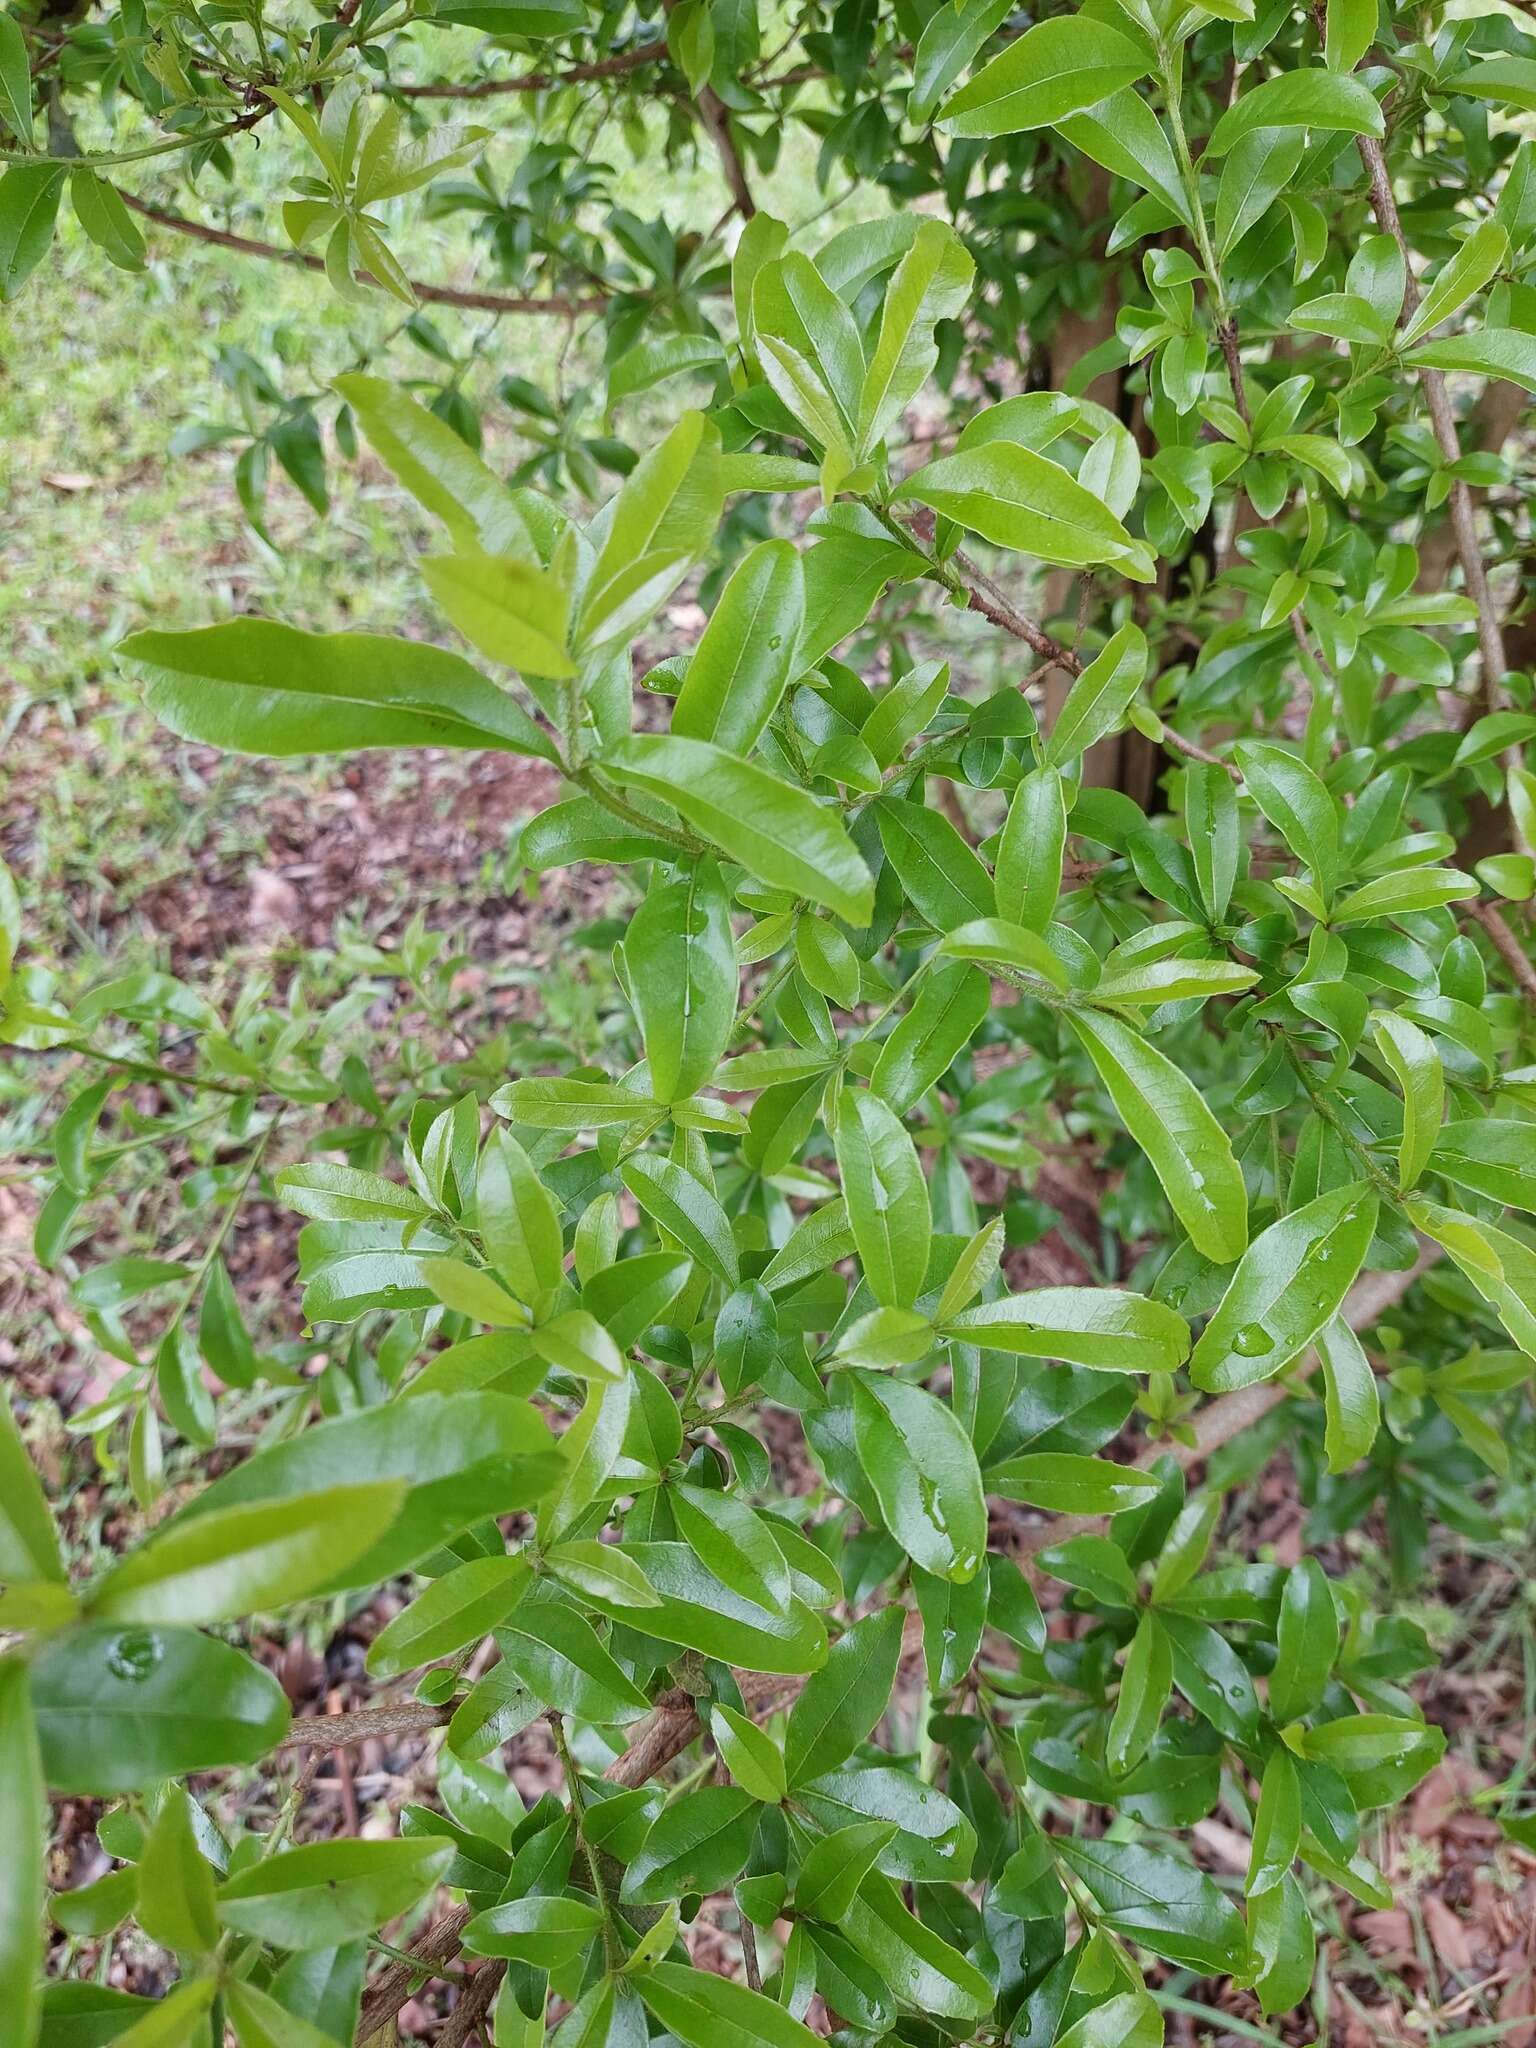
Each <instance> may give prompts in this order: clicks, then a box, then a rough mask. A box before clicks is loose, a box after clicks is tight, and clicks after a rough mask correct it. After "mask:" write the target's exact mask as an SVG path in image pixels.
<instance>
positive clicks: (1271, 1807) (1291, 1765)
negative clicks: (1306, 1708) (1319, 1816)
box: [1243, 1559, 1313, 1899]
mask: <svg viewBox="0 0 1536 2048" xmlns="http://www.w3.org/2000/svg"><path fill="white" fill-rule="evenodd" d="M1308 1562H1309V1563H1311V1562H1313V1560H1312V1559H1308ZM1300 1847H1301V1780H1300V1778H1299V1777H1298V1775H1297V1771H1296V1765H1295V1762H1294V1761H1293V1759H1292V1757H1291V1753H1290V1751H1289V1750H1288V1749H1286V1748H1285V1747H1284V1746H1283V1745H1282V1744H1279V1743H1277V1744H1276V1745H1275V1747H1274V1749H1273V1750H1271V1752H1270V1755H1269V1761H1268V1762H1267V1763H1266V1764H1265V1766H1264V1783H1263V1788H1262V1791H1261V1793H1260V1796H1259V1805H1258V1811H1257V1812H1256V1813H1255V1815H1254V1819H1253V1854H1252V1856H1251V1858H1250V1859H1249V1864H1248V1876H1247V1879H1246V1881H1245V1883H1244V1885H1243V1890H1244V1891H1245V1892H1246V1893H1247V1895H1248V1897H1249V1898H1250V1899H1252V1898H1257V1897H1259V1896H1260V1895H1261V1894H1263V1893H1264V1892H1272V1891H1274V1890H1276V1889H1277V1888H1278V1887H1279V1886H1280V1885H1282V1884H1283V1883H1284V1882H1285V1879H1286V1878H1287V1876H1289V1874H1290V1868H1291V1865H1292V1864H1293V1863H1294V1862H1295V1861H1296V1855H1297V1851H1298V1850H1299V1849H1300Z"/></svg>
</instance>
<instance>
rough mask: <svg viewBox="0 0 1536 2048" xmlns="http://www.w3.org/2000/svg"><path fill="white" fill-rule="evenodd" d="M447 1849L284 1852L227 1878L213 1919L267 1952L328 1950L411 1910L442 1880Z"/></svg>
mask: <svg viewBox="0 0 1536 2048" xmlns="http://www.w3.org/2000/svg"><path fill="white" fill-rule="evenodd" d="M452 1856H453V1849H452V1846H451V1844H449V1843H447V1842H444V1841H441V1840H439V1839H437V1838H436V1837H434V1836H431V1835H425V1836H419V1837H417V1838H416V1839H415V1840H411V1841H400V1842H346V1841H335V1842H312V1843H309V1844H307V1845H306V1846H305V1847H303V1848H299V1849H285V1850H283V1851H282V1852H281V1853H280V1854H278V1855H276V1856H269V1857H267V1858H266V1859H265V1860H264V1861H262V1862H260V1863H254V1864H251V1865H250V1866H248V1867H247V1868H246V1869H244V1870H241V1871H240V1872H238V1873H237V1874H236V1875H235V1876H234V1877H231V1878H228V1879H226V1880H225V1882H224V1883H223V1884H222V1885H220V1887H219V1892H218V1916H219V1919H220V1921H221V1922H222V1924H223V1925H224V1926H225V1927H228V1928H232V1929H233V1930H234V1932H235V1933H236V1934H243V1935H249V1936H254V1937H255V1939H257V1940H258V1941H265V1942H270V1943H271V1944H272V1946H273V1947H274V1948H283V1949H312V1948H330V1947H333V1946H334V1945H335V1944H336V1943H338V1942H343V1941H351V1940H353V1939H354V1938H355V1937H356V1936H358V1935H360V1934H369V1933H372V1931H373V1930H374V1929H375V1928H377V1927H381V1926H383V1924H384V1922H385V1921H386V1920H393V1919H394V1917H395V1916H396V1914H397V1913H403V1912H404V1911H405V1910H406V1908H407V1907H409V1906H413V1905H414V1904H415V1903H416V1901H417V1900H418V1899H419V1898H420V1897H421V1895H422V1893H423V1892H425V1891H427V1890H428V1889H429V1888H430V1887H431V1886H432V1885H434V1884H437V1883H438V1882H440V1880H441V1879H442V1876H443V1873H444V1872H445V1871H446V1869H447V1868H448V1865H449V1863H450V1861H451V1860H452Z"/></svg>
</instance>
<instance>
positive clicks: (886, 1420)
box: [850, 1372, 987, 1585]
mask: <svg viewBox="0 0 1536 2048" xmlns="http://www.w3.org/2000/svg"><path fill="white" fill-rule="evenodd" d="M850 1377H851V1379H852V1381H853V1436H854V1444H855V1447H856V1449H857V1452H858V1459H859V1463H860V1465H861V1466H862V1467H863V1469H864V1471H865V1473H866V1474H867V1476H868V1478H869V1482H870V1485H871V1486H872V1487H873V1488H874V1491H875V1496H876V1498H877V1499H878V1501H879V1503H880V1513H881V1516H882V1518H883V1520H884V1522H885V1525H886V1527H887V1528H888V1529H889V1530H890V1532H891V1534H892V1535H893V1536H894V1537H895V1538H896V1540H897V1542H898V1543H899V1544H900V1545H901V1547H902V1549H903V1550H905V1551H906V1553H907V1555H908V1556H909V1557H910V1558H911V1559H912V1560H913V1561H914V1562H915V1563H917V1564H920V1565H921V1566H922V1567H923V1569H924V1571H929V1572H932V1573H933V1574H934V1576H935V1578H940V1579H949V1580H952V1581H953V1582H954V1583H955V1584H956V1585H964V1584H965V1583H966V1582H967V1580H969V1579H973V1578H974V1577H975V1576H976V1573H977V1572H978V1571H979V1570H980V1568H981V1563H982V1559H983V1557H984V1556H985V1554H986V1547H987V1504H986V1501H985V1499H984V1497H983V1495H982V1487H981V1473H980V1471H979V1470H978V1469H977V1464H976V1453H975V1451H974V1450H973V1449H972V1447H971V1440H970V1438H969V1437H968V1436H967V1435H966V1433H965V1431H964V1430H963V1429H962V1428H961V1426H960V1424H959V1422H958V1421H957V1420H956V1418H955V1416H954V1413H953V1411H952V1410H951V1409H949V1408H947V1407H946V1406H945V1405H944V1403H943V1402H942V1401H939V1400H937V1399H936V1398H935V1397H934V1395H932V1394H929V1393H926V1392H925V1391H924V1390H923V1388H921V1387H914V1386H911V1385H909V1384H908V1383H907V1382H906V1381H905V1380H897V1379H887V1378H877V1377H875V1376H874V1375H872V1374H869V1373H862V1372H860V1373H853V1374H851V1375H850Z"/></svg>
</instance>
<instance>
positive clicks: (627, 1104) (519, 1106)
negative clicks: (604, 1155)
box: [491, 1076, 666, 1131]
mask: <svg viewBox="0 0 1536 2048" xmlns="http://www.w3.org/2000/svg"><path fill="white" fill-rule="evenodd" d="M491 1107H492V1109H494V1110H495V1112H496V1114H497V1115H498V1116H505V1117H510V1118H511V1119H512V1121H513V1122H514V1123H519V1124H527V1125H528V1126H529V1127H530V1128H531V1129H533V1130H536V1131H601V1130H606V1129H608V1128H609V1127H610V1126H613V1125H620V1124H638V1123H652V1124H654V1123H659V1122H660V1121H661V1117H662V1113H663V1111H664V1109H665V1107H666V1105H665V1104H664V1103H660V1102H654V1101H652V1099H651V1098H650V1096H648V1095H640V1094H638V1093H637V1092H636V1091H635V1090H634V1089H633V1088H625V1087H621V1086H620V1085H619V1084H618V1083H617V1082H615V1081H568V1080H566V1079H564V1077H563V1076H562V1077H560V1078H558V1079H550V1080H542V1079H540V1080H530V1081H509V1082H508V1083H507V1085H506V1087H504V1088H498V1089H497V1091H496V1093H495V1094H494V1095H493V1096H492V1097H491Z"/></svg>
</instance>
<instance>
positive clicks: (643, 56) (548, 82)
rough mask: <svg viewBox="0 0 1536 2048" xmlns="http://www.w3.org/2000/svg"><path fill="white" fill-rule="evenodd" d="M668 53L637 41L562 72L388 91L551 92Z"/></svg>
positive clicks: (477, 96) (482, 95)
mask: <svg viewBox="0 0 1536 2048" xmlns="http://www.w3.org/2000/svg"><path fill="white" fill-rule="evenodd" d="M667 55H668V51H667V46H666V44H665V43H664V42H662V43H640V44H638V45H637V46H636V48H634V49H633V50H623V51H621V52H620V53H619V55H618V56H616V57H600V58H599V59H598V60H597V61H596V63H593V64H572V65H571V66H570V67H569V69H567V70H565V71H525V72H524V73H523V74H522V76H521V77H520V78H480V79H476V80H475V81H474V83H473V84H470V85H392V86H390V87H389V88H388V90H389V91H390V92H392V93H394V94H395V95H397V97H399V98H401V99H408V100H488V99H494V98H495V97H496V95H497V94H498V93H504V92H552V91H554V90H555V88H556V87H558V86H562V85H585V84H587V83H588V82H589V81H590V80H592V79H596V78H619V77H621V76H622V75H623V73H624V72H626V71H638V70H639V69H640V67H641V66H642V65H644V64H660V63H663V62H665V60H666V58H667Z"/></svg>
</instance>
